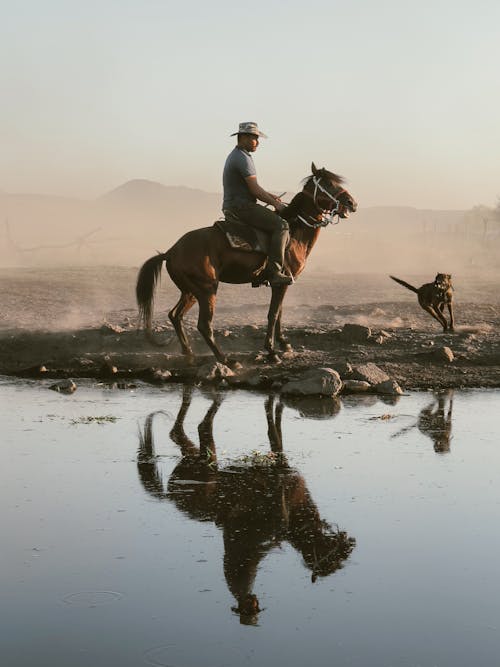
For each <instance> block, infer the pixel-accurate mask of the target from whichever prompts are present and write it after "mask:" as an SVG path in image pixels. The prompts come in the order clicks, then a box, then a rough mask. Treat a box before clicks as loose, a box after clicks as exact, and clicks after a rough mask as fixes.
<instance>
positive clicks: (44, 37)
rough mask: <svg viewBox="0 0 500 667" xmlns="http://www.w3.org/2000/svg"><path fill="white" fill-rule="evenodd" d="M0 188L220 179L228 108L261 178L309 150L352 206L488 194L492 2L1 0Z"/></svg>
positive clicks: (488, 199)
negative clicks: (248, 127)
mask: <svg viewBox="0 0 500 667" xmlns="http://www.w3.org/2000/svg"><path fill="white" fill-rule="evenodd" d="M0 7H1V16H0V90H1V93H2V99H1V104H0V133H1V136H0V190H4V191H6V192H38V193H47V194H49V193H50V194H64V195H76V196H81V197H93V196H97V195H99V194H101V193H102V192H105V191H107V190H110V189H112V188H113V187H116V186H117V185H119V184H121V183H123V182H124V181H126V180H129V179H132V178H147V179H151V180H156V181H159V182H161V183H163V184H165V185H186V186H190V187H195V188H200V189H203V190H207V191H212V192H220V191H221V171H222V166H223V162H224V159H225V157H226V155H227V153H228V152H229V151H230V150H231V148H232V146H233V145H234V139H232V138H230V137H229V134H230V133H231V132H234V131H235V130H236V129H237V126H238V122H239V121H244V120H255V121H257V122H258V123H259V125H260V127H261V128H262V129H263V131H264V132H266V133H267V134H269V137H270V138H269V139H268V140H267V141H266V140H263V141H262V142H261V146H260V148H259V150H258V152H257V154H256V155H255V161H256V164H257V170H258V176H259V181H260V183H261V185H263V186H264V187H266V188H267V189H274V190H278V189H283V190H284V189H288V190H290V191H295V190H297V189H299V181H300V179H301V178H303V177H304V176H306V175H307V174H308V173H309V169H310V163H311V160H314V161H315V162H316V164H317V165H318V166H327V167H328V168H330V169H331V170H332V171H336V172H338V173H341V174H343V175H345V176H346V177H347V179H348V182H349V187H350V189H351V191H352V192H353V194H354V195H355V196H356V197H357V198H358V200H359V201H360V204H361V205H363V206H371V205H385V204H397V205H409V206H416V207H420V208H469V207H471V206H474V205H476V204H479V203H482V204H485V205H490V206H491V205H494V204H495V203H496V201H497V197H498V196H500V164H499V162H500V161H499V156H500V81H499V79H500V74H499V73H500V39H499V38H498V35H499V30H500V3H499V2H498V0H474V2H472V1H471V0H428V1H426V0H420V1H418V2H417V1H415V2H413V1H408V0H385V1H383V0H378V1H377V0H373V1H372V0H343V1H342V2H338V1H337V0H300V1H297V0H287V2H281V3H278V2H274V3H273V2H269V0H267V1H265V2H264V1H262V0H252V2H235V1H234V0H231V1H229V0H220V1H218V0H211V1H210V2H208V1H207V0H203V1H199V0H191V2H182V1H179V0H176V1H175V2H172V1H171V0H85V2H82V1H81V0H79V1H78V2H76V1H73V0H43V1H42V0H17V1H16V2H12V1H11V0H0Z"/></svg>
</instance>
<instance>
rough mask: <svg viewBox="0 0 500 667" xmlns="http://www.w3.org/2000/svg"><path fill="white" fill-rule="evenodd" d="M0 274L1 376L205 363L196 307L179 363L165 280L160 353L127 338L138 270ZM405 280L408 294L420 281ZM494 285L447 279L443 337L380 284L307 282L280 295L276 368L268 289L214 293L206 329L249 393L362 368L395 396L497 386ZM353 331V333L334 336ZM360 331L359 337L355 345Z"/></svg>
mask: <svg viewBox="0 0 500 667" xmlns="http://www.w3.org/2000/svg"><path fill="white" fill-rule="evenodd" d="M0 273H1V280H2V285H3V287H4V289H3V291H1V292H0V374H2V375H10V376H16V377H31V378H36V377H40V378H42V377H45V378H68V377H70V378H75V379H76V378H83V377H85V378H97V379H99V380H106V381H117V382H129V381H130V382H132V381H134V380H139V379H140V380H144V381H146V382H161V381H170V382H191V381H193V380H196V379H197V376H198V371H199V368H200V367H201V366H203V365H204V364H206V363H208V362H213V361H214V357H213V356H212V355H211V354H209V351H208V348H207V346H206V345H205V343H204V341H203V340H202V339H201V336H200V334H199V333H198V331H197V330H196V319H197V315H198V313H197V308H196V307H194V308H193V309H192V311H190V312H189V313H188V315H187V316H186V320H185V322H186V330H187V332H188V335H189V337H190V339H191V341H192V345H193V350H194V353H195V355H196V357H195V361H194V363H193V364H189V363H187V361H186V359H185V358H184V357H183V356H182V354H181V350H180V346H179V343H178V341H177V339H176V337H175V335H174V332H173V329H172V327H171V326H170V323H169V320H168V315H167V313H168V309H169V308H171V307H172V305H173V304H174V303H175V302H176V301H177V298H178V293H177V290H176V289H175V287H174V286H173V285H172V283H170V281H168V280H166V279H164V280H163V283H162V285H161V286H160V288H159V290H158V296H157V302H156V304H155V313H154V325H155V330H156V334H155V335H156V336H157V338H158V340H159V341H160V342H163V343H164V344H165V345H164V346H163V347H157V346H154V345H152V344H151V343H150V342H148V341H147V340H146V339H145V336H144V334H143V332H141V331H138V329H137V327H138V319H137V307H136V304H135V297H134V285H135V280H136V276H137V269H136V268H133V267H129V268H124V267H87V268H59V269H36V270H35V269H30V270H26V269H12V270H7V269H4V270H2V271H1V272H0ZM404 277H405V279H408V280H409V282H411V283H412V284H416V285H418V284H421V283H422V282H424V281H425V278H426V277H425V276H406V275H405V276H404ZM497 285H498V281H497V280H496V278H495V277H489V278H485V277H473V276H465V275H463V274H462V275H457V276H456V277H454V286H455V292H454V295H455V296H454V301H455V320H456V327H455V329H456V330H455V332H454V333H442V331H441V327H440V325H439V324H438V323H437V322H435V321H434V320H432V319H431V317H430V316H429V315H428V314H427V313H425V312H424V311H423V310H422V309H421V308H420V306H419V305H418V303H417V301H416V298H415V295H414V294H413V293H411V292H409V291H408V290H405V289H403V288H401V287H400V286H398V285H396V284H395V283H394V282H393V281H392V280H390V279H389V277H388V276H387V275H381V274H335V273H314V272H311V273H309V274H307V275H304V276H301V278H300V280H299V281H297V283H296V284H295V285H293V287H292V288H290V289H289V291H288V293H287V295H286V299H285V302H284V308H283V327H284V332H285V335H286V336H287V337H288V339H289V341H290V343H291V346H292V349H293V351H292V352H286V353H284V354H283V353H280V363H269V359H268V357H267V356H266V355H265V354H263V353H262V348H263V343H264V336H265V328H266V319H267V308H268V303H269V298H270V292H269V290H268V289H267V288H260V289H251V288H250V287H249V286H247V285H241V286H233V285H222V284H221V286H220V289H219V295H218V301H217V310H216V315H215V318H214V329H215V335H216V339H217V341H218V344H219V345H220V347H221V348H222V350H223V351H224V353H226V354H228V355H229V356H230V357H231V358H232V359H233V360H235V361H236V362H238V363H239V364H240V365H241V367H240V368H238V370H237V377H238V378H239V380H240V381H241V383H240V384H238V383H237V382H235V383H234V386H244V384H245V381H246V379H248V378H250V379H251V383H253V386H262V387H263V388H265V387H267V386H272V385H273V383H276V382H283V381H285V380H287V379H289V378H290V377H297V376H299V377H300V374H301V373H302V372H304V371H305V370H308V369H310V368H318V367H323V366H326V367H330V368H334V369H337V370H338V369H342V368H344V369H345V367H346V364H351V365H358V364H364V363H367V362H372V363H374V364H376V365H377V366H379V367H380V368H381V369H382V370H384V371H385V372H386V373H387V375H389V376H390V377H391V378H393V379H394V380H396V381H397V382H398V383H399V384H400V386H401V387H402V388H403V389H404V390H411V389H441V388H478V387H485V388H486V387H490V388H491V387H500V333H499V332H500V301H499V298H498V287H497ZM351 325H352V326H354V327H359V328H360V330H361V333H360V332H358V334H356V332H354V334H352V332H351V334H352V335H348V336H346V335H344V329H345V327H349V326H351ZM363 327H364V328H365V330H366V331H368V332H369V335H367V336H365V337H363V336H364V334H363ZM443 348H448V349H449V350H450V351H451V353H452V355H453V360H452V361H449V360H448V358H447V357H446V356H443V353H442V350H443ZM41 369H43V370H41ZM341 375H342V373H341Z"/></svg>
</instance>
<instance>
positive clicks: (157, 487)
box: [137, 386, 355, 624]
mask: <svg viewBox="0 0 500 667" xmlns="http://www.w3.org/2000/svg"><path fill="white" fill-rule="evenodd" d="M192 392H193V388H192V387H187V386H186V387H184V391H183V399H182V405H181V407H180V410H179V413H178V415H177V418H176V420H175V423H174V426H173V428H172V430H171V432H170V438H171V439H172V440H173V442H175V443H176V444H177V445H178V446H179V447H180V450H181V454H182V458H181V460H180V462H179V463H178V464H177V466H176V467H175V468H174V470H173V471H172V473H171V475H170V478H169V480H168V483H167V487H166V488H165V485H164V483H163V480H162V477H161V474H160V472H159V470H158V467H157V461H156V458H155V450H154V442H153V430H152V425H153V420H154V416H155V415H156V414H158V413H157V412H153V413H151V414H150V415H149V416H148V417H147V419H146V422H145V426H144V433H142V434H141V436H140V446H139V452H138V459H137V466H138V472H139V477H140V480H141V482H142V484H143V486H144V488H145V489H146V491H147V492H148V493H150V494H151V495H152V496H154V497H155V498H159V499H168V500H170V501H172V502H173V503H174V504H175V505H176V506H177V508H178V509H179V510H181V511H182V512H183V513H185V514H186V515H187V516H188V517H189V518H191V519H196V520H198V521H213V522H214V523H215V524H216V525H217V526H218V527H219V528H220V530H221V531H222V533H223V540H224V575H225V578H226V582H227V585H228V588H229V590H230V591H231V593H232V594H233V596H234V597H235V599H236V601H237V606H236V607H233V608H232V609H233V611H235V612H236V613H238V614H239V617H240V622H241V623H245V624H255V623H257V619H258V613H259V611H260V606H259V600H258V599H257V596H256V595H255V594H254V593H253V585H254V581H255V577H256V574H257V570H258V567H259V564H260V561H261V560H262V559H263V558H264V557H265V556H266V554H267V553H268V552H269V551H271V550H272V549H274V548H275V547H278V546H279V545H280V544H281V543H282V542H285V541H287V542H289V543H290V544H291V545H292V546H293V547H294V548H295V549H296V550H297V551H298V552H299V553H300V554H301V555H302V558H303V561H304V564H305V565H306V567H307V568H308V569H309V570H310V571H311V573H312V575H311V579H312V581H313V582H314V581H316V579H317V578H318V577H325V576H327V575H329V574H332V573H333V572H335V571H336V570H337V569H339V568H341V567H342V565H343V562H344V561H345V560H346V559H347V558H348V557H349V555H350V553H351V551H352V550H353V548H354V545H355V540H354V538H351V537H349V536H348V535H347V533H346V532H344V531H340V530H338V529H335V530H334V529H332V527H331V526H330V525H329V524H328V523H327V522H326V521H324V520H322V519H321V517H320V515H319V512H318V509H317V507H316V505H315V503H314V502H313V500H312V498H311V496H310V493H309V491H308V489H307V487H306V483H305V481H304V478H303V477H302V475H301V474H300V473H299V472H298V471H297V470H295V469H293V468H291V467H290V466H289V465H288V463H287V461H286V457H285V455H284V454H283V440H282V432H281V417H282V413H283V404H282V403H281V402H278V403H277V405H275V399H274V396H269V397H267V398H266V400H265V413H266V419H267V426H268V437H269V443H270V447H271V453H272V454H271V456H270V457H266V456H264V457H261V458H257V457H254V458H251V460H250V462H249V463H245V464H240V465H236V464H233V465H230V466H226V467H224V468H220V469H219V468H218V465H217V453H216V446H215V442H214V439H213V428H212V427H213V420H214V417H215V415H216V413H217V410H218V409H219V407H220V405H221V403H222V400H223V397H222V396H221V394H215V395H214V397H213V400H212V404H211V405H210V407H209V409H208V411H207V413H206V415H205V417H204V418H203V420H202V421H201V423H200V424H199V426H198V434H199V442H200V444H199V447H198V446H197V445H196V444H195V443H193V442H192V440H190V439H189V437H188V436H187V435H186V433H185V431H184V419H185V417H186V414H187V411H188V409H189V406H190V403H191V398H192Z"/></svg>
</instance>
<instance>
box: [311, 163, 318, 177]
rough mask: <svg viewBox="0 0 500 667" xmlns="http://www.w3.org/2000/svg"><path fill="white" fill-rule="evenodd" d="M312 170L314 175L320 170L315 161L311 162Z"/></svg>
mask: <svg viewBox="0 0 500 667" xmlns="http://www.w3.org/2000/svg"><path fill="white" fill-rule="evenodd" d="M311 171H312V173H313V174H314V176H316V172H317V171H318V170H317V169H316V165H315V164H314V162H311Z"/></svg>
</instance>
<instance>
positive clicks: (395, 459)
mask: <svg viewBox="0 0 500 667" xmlns="http://www.w3.org/2000/svg"><path fill="white" fill-rule="evenodd" d="M49 384H50V383H48V382H47V383H46V384H44V383H33V384H29V383H26V382H24V381H23V382H22V383H21V382H19V383H18V382H12V381H10V380H4V381H3V382H0V405H1V408H2V409H1V417H0V428H1V433H2V439H1V441H2V445H1V457H2V467H1V473H0V475H1V484H0V497H1V506H2V510H1V517H2V533H1V534H2V548H1V554H2V555H1V570H0V571H1V574H0V577H1V590H2V595H1V598H0V615H1V623H0V636H1V642H0V643H1V648H0V660H1V664H2V665H6V667H21V666H22V667H25V666H27V665H38V666H45V665H47V666H49V665H50V667H59V666H61V667H66V666H71V667H91V666H92V667H100V666H101V665H102V666H104V665H106V666H115V665H116V666H118V665H119V666H120V667H128V666H131V667H132V666H133V667H138V666H142V665H146V666H147V665H153V666H155V665H159V666H169V667H198V666H200V667H201V666H203V667H225V666H228V667H230V666H231V667H232V666H235V665H248V666H252V665H259V667H268V666H269V667H270V666H274V665H279V664H281V663H284V664H287V665H288V666H290V667H294V666H295V665H297V666H298V665H304V664H308V665H312V666H318V667H322V666H323V665H324V666H327V665H328V666H330V665H337V666H340V667H343V666H344V665H346V666H347V665H350V666H353V667H358V666H359V667H365V666H370V667H378V666H380V667H382V666H383V667H390V666H392V665H394V666H395V667H401V666H415V667H416V666H423V667H431V666H434V665H437V666H439V667H441V666H448V665H449V666H451V665H453V666H454V667H459V666H462V665H463V666H466V665H467V666H468V667H469V666H470V665H475V666H483V665H484V666H488V667H491V665H496V664H498V662H499V660H500V657H499V656H500V610H499V606H500V603H499V600H500V590H499V589H500V585H499V576H498V563H499V562H500V537H499V530H498V525H499V518H500V485H499V484H498V470H499V467H500V465H499V464H500V450H499V446H498V426H497V424H498V414H499V408H500V393H499V392H498V391H468V392H455V393H452V392H447V393H446V392H445V393H441V394H436V395H435V394H432V393H412V394H409V395H407V396H403V397H401V398H400V399H399V400H397V401H389V402H383V401H381V400H380V399H379V398H375V397H364V398H346V399H342V402H332V401H328V402H321V403H320V404H318V403H317V402H312V403H305V404H304V403H289V402H286V403H281V402H280V400H279V397H275V396H268V395H263V394H257V393H250V392H243V391H237V392H227V393H222V394H217V393H211V392H210V391H202V390H201V389H199V388H194V389H193V388H188V387H182V386H170V387H165V388H161V389H160V388H152V387H147V386H142V385H141V386H139V387H138V388H136V389H126V390H123V389H121V390H120V389H113V388H110V387H105V386H102V387H100V386H96V385H92V384H88V385H80V386H79V388H78V390H77V391H76V392H75V393H74V394H72V395H70V396H64V395H61V394H58V393H55V392H53V391H50V390H49V389H48V386H49Z"/></svg>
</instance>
